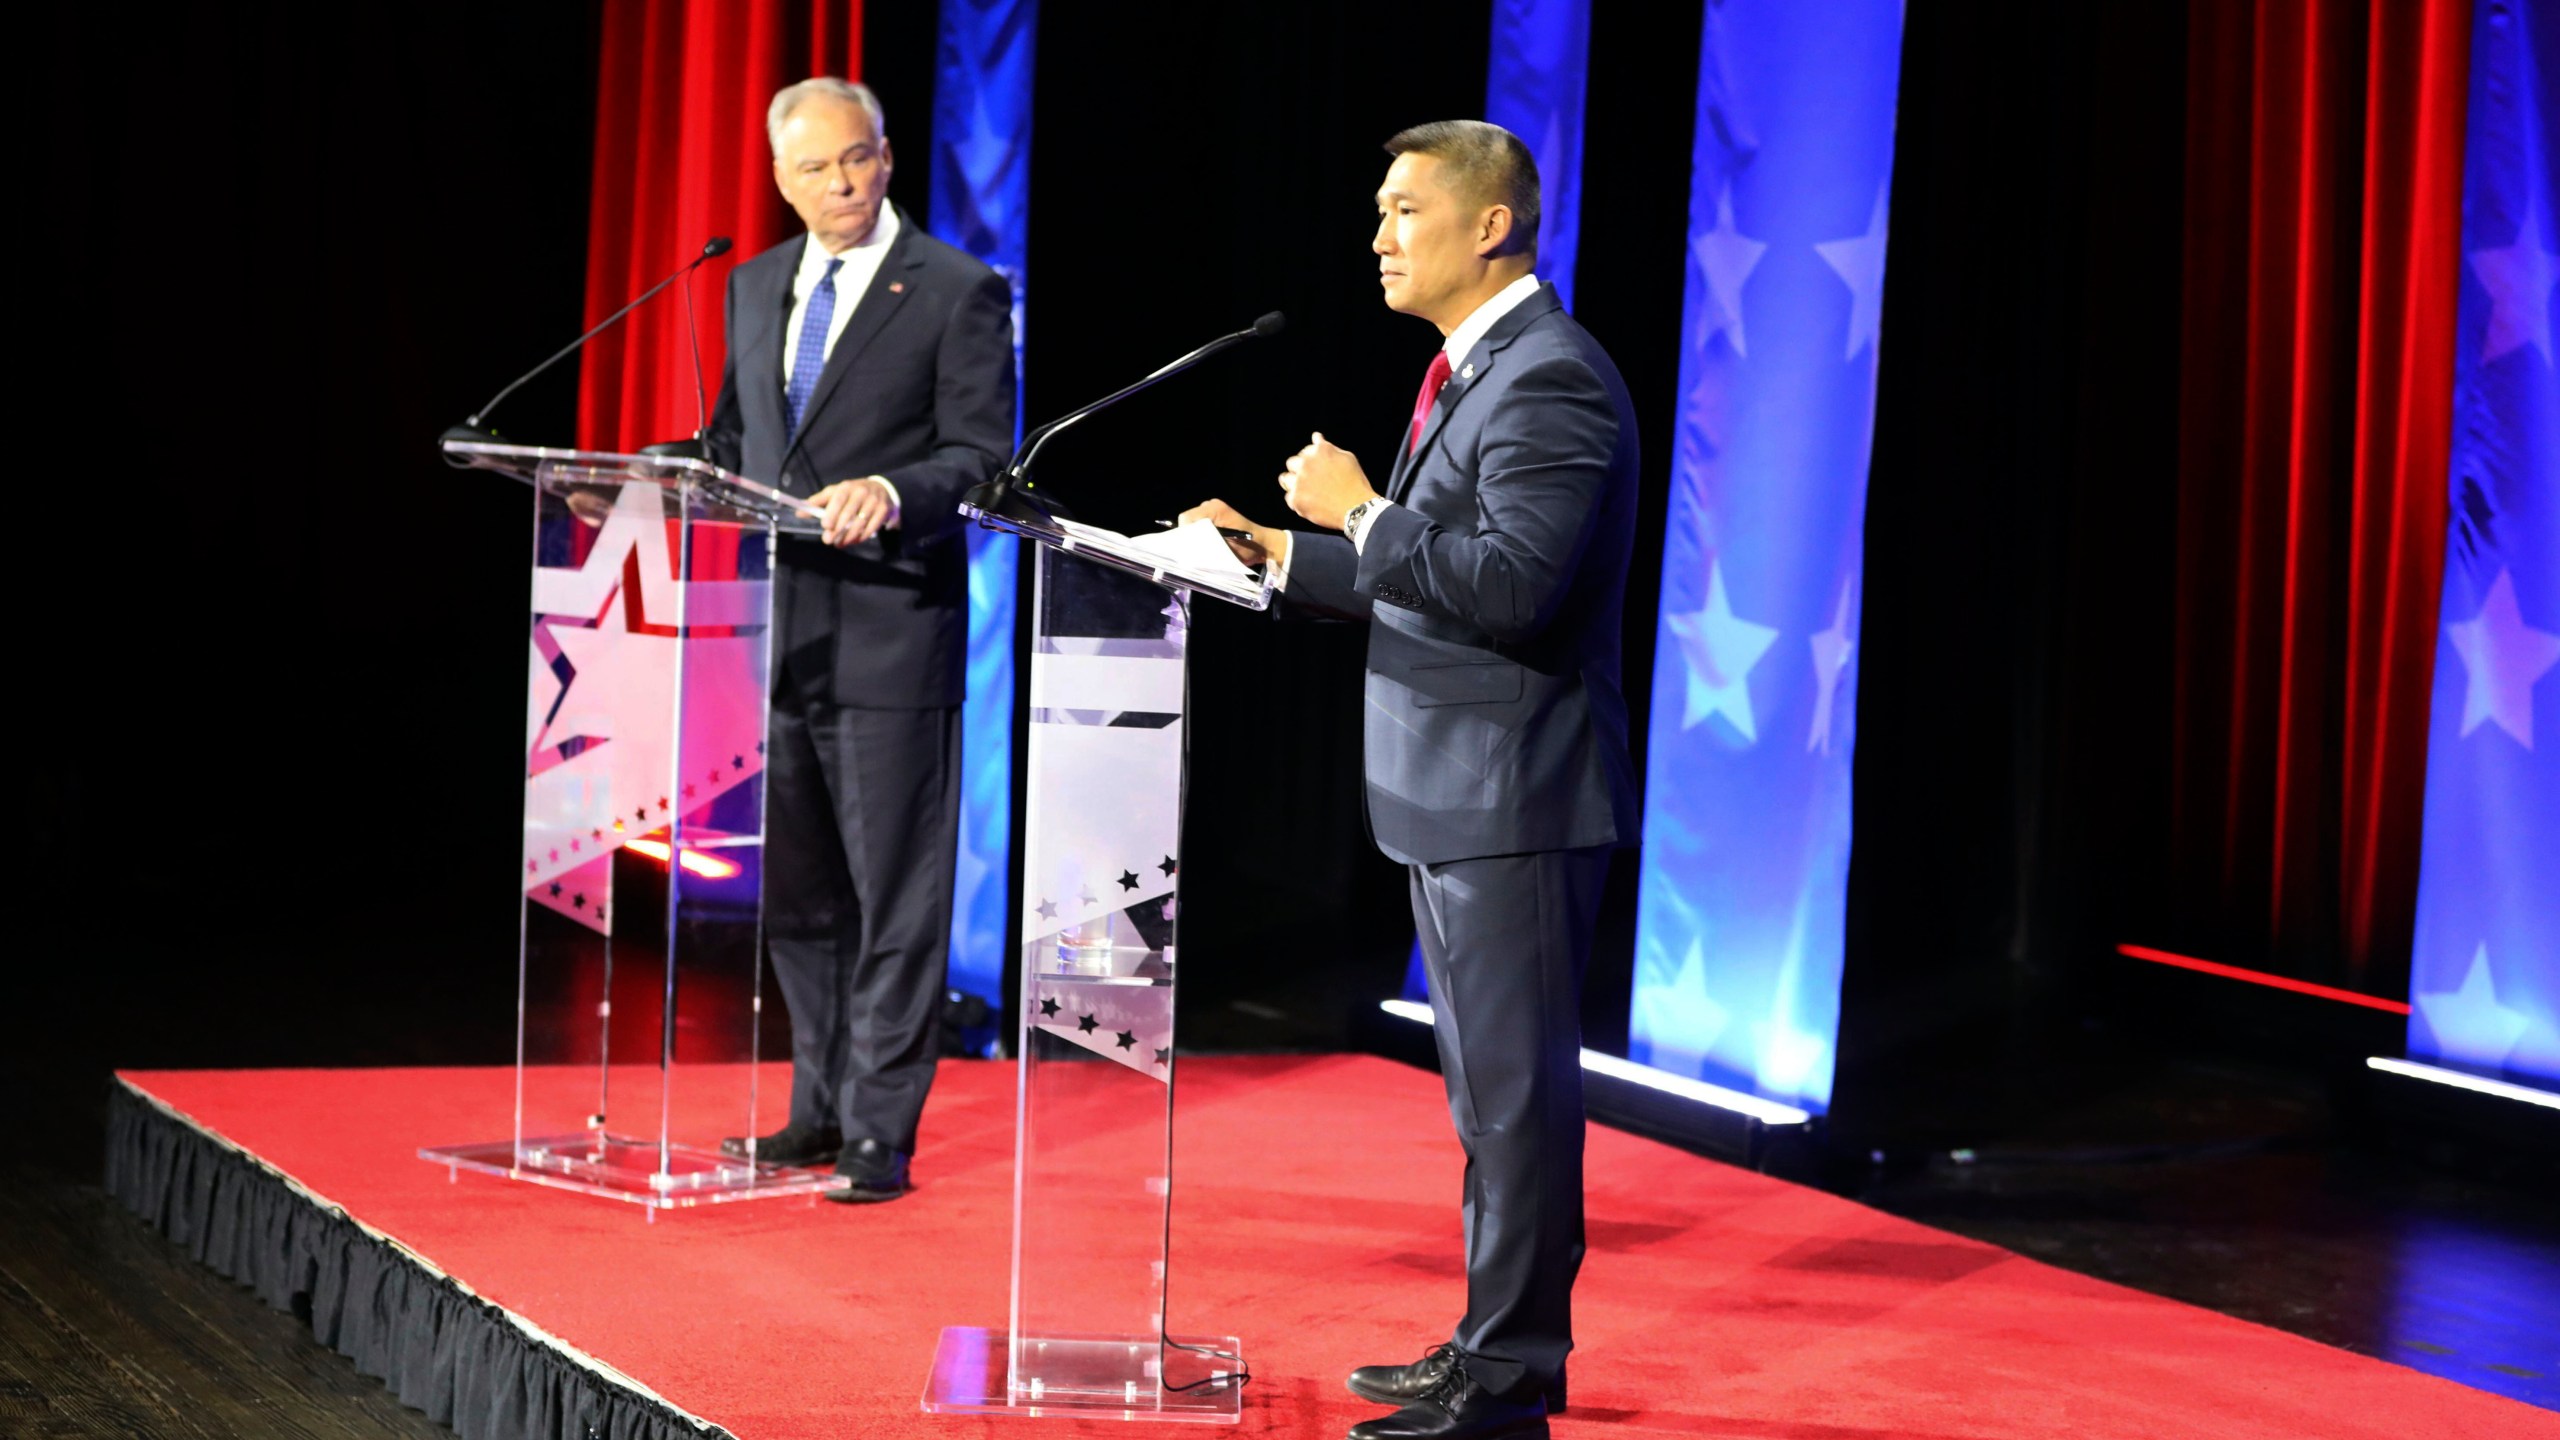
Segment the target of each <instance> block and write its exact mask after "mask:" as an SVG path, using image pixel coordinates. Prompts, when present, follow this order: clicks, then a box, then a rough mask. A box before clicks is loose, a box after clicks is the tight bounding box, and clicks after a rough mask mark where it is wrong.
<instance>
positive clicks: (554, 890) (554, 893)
mask: <svg viewBox="0 0 2560 1440" xmlns="http://www.w3.org/2000/svg"><path fill="white" fill-rule="evenodd" d="M551 898H552V899H554V900H557V899H559V898H560V882H559V881H557V880H554V881H552V882H551Z"/></svg>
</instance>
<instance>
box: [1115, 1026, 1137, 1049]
mask: <svg viewBox="0 0 2560 1440" xmlns="http://www.w3.org/2000/svg"><path fill="white" fill-rule="evenodd" d="M1119 1044H1120V1048H1121V1049H1123V1050H1134V1049H1136V1048H1137V1046H1138V1037H1137V1036H1135V1035H1132V1034H1130V1033H1129V1032H1128V1031H1126V1030H1123V1031H1121V1032H1120V1041H1119Z"/></svg>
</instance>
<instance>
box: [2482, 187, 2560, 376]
mask: <svg viewBox="0 0 2560 1440" xmlns="http://www.w3.org/2000/svg"><path fill="white" fill-rule="evenodd" d="M2550 219H2551V217H2550V216H2548V215H2544V214H2542V213H2541V207H2540V206H2539V205H2537V204H2534V203H2533V200H2532V197H2531V196H2529V195H2528V197H2527V201H2526V210H2525V216H2524V222H2523V223H2522V224H2520V225H2518V226H2517V227H2516V239H2515V243H2514V244H2512V245H2508V246H2505V247H2504V248H2501V249H2497V250H2474V251H2472V252H2471V269H2472V272H2473V273H2475V274H2477V275H2478V276H2479V277H2480V284H2481V286H2482V288H2484V289H2486V290H2487V291H2488V292H2489V306H2490V309H2489V336H2488V339H2487V341H2486V342H2485V343H2484V344H2483V345H2482V347H2481V351H2480V359H2481V361H2482V362H2483V363H2486V362H2488V361H2492V360H2495V359H2497V358H2498V357H2499V356H2502V355H2504V354H2506V353H2507V352H2508V351H2510V350H2521V349H2523V348H2524V347H2525V346H2527V345H2530V346H2532V347H2533V348H2534V349H2536V350H2539V351H2541V352H2542V362H2543V363H2544V364H2546V365H2549V364H2553V363H2555V359H2554V353H2553V349H2552V344H2551V291H2552V288H2553V285H2554V283H2555V282H2560V255H2555V254H2553V253H2552V251H2551V242H2550V239H2549V233H2550ZM2536 237H2541V238H2539V239H2537V238H2536Z"/></svg>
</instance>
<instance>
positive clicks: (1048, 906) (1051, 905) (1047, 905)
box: [1031, 900, 1058, 920]
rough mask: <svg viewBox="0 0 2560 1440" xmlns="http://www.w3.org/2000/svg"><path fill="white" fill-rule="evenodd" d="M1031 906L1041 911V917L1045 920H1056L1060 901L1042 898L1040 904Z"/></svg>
mask: <svg viewBox="0 0 2560 1440" xmlns="http://www.w3.org/2000/svg"><path fill="white" fill-rule="evenodd" d="M1031 908H1033V909H1034V910H1037V911H1039V912H1040V918H1041V919H1043V920H1055V919H1057V918H1058V902H1057V901H1055V900H1042V901H1041V902H1040V903H1039V904H1037V905H1035V906H1033V907H1031Z"/></svg>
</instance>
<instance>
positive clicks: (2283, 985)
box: [2116, 945, 2409, 1015]
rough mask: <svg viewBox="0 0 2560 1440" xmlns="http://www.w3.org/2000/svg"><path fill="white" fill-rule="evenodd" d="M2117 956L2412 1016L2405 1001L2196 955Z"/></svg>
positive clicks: (2144, 950)
mask: <svg viewBox="0 0 2560 1440" xmlns="http://www.w3.org/2000/svg"><path fill="white" fill-rule="evenodd" d="M2116 953H2117V954H2119V955H2122V956H2125V957H2126V958H2128V959H2132V960H2148V961H2150V962H2151V963H2152V964H2154V965H2174V966H2176V967H2177V968H2179V969H2181V970H2193V971H2196V972H2197V973H2199V974H2204V975H2219V976H2221V977H2222V978H2224V979H2226V980H2246V981H2248V982H2249V983H2250V984H2252V985H2264V986H2267V987H2268V988H2270V989H2274V990H2290V991H2292V992H2293V993H2294V994H2296V995H2316V996H2318V997H2320V998H2321V999H2323V1000H2337V1001H2342V1002H2344V1003H2346V1004H2349V1005H2362V1006H2364V1007H2365V1008H2366V1009H2368V1010H2388V1011H2390V1012H2391V1013H2392V1014H2394V1015H2406V1014H2408V1013H2409V1002H2408V1001H2406V1000H2386V999H2384V998H2383V997H2381V996H2379V995H2367V994H2365V993H2363V992H2362V991H2359V990H2341V989H2339V988H2338V987H2336V986H2335V985H2314V984H2313V983H2311V982H2310V981H2308V980H2296V979H2294V978H2292V977H2291V976H2288V975H2270V974H2268V973H2267V972H2266V971H2264V970H2244V969H2242V968H2241V967H2239V966H2237V965H2225V964H2223V963H2222V962H2221V961H2219V960H2199V959H2197V958H2196V957H2194V956H2193V955H2180V954H2177V953H2175V952H2174V951H2169V950H2154V949H2152V948H2151V947H2150V946H2148V945H2119V946H2117V947H2116Z"/></svg>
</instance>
